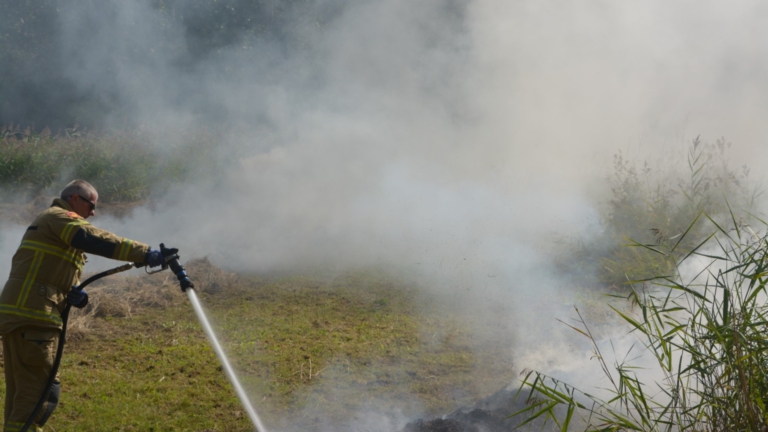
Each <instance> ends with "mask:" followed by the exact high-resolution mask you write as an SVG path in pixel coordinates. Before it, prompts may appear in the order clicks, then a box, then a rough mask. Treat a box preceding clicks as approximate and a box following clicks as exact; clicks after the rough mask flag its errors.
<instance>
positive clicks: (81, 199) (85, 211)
mask: <svg viewBox="0 0 768 432" xmlns="http://www.w3.org/2000/svg"><path fill="white" fill-rule="evenodd" d="M71 201H72V202H70V203H69V204H70V205H71V206H72V210H74V211H75V213H77V214H79V215H80V216H82V218H83V219H88V218H89V217H91V216H93V215H95V214H96V203H97V202H98V201H99V194H97V193H95V192H94V193H88V194H83V195H82V196H80V195H72V198H71Z"/></svg>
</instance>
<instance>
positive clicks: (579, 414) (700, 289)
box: [513, 209, 768, 431]
mask: <svg viewBox="0 0 768 432" xmlns="http://www.w3.org/2000/svg"><path fill="white" fill-rule="evenodd" d="M728 214H729V215H730V216H729V218H728V219H729V220H728V222H727V224H725V223H722V222H718V221H716V220H715V219H714V218H712V217H710V216H708V215H707V214H704V213H701V214H699V216H698V217H696V218H695V220H694V222H693V223H691V224H690V225H689V226H688V229H686V231H685V232H684V233H683V234H682V235H680V236H679V237H678V238H677V239H676V240H675V241H666V242H664V243H663V244H661V245H645V244H640V243H635V244H634V246H635V247H639V248H643V249H645V250H647V251H650V252H652V253H655V254H660V255H663V256H666V257H677V256H681V255H682V257H681V258H678V259H676V263H677V265H676V270H677V271H676V272H675V274H673V275H665V276H658V277H655V278H652V279H650V280H645V281H636V282H634V283H632V284H630V286H631V293H630V294H629V298H630V299H631V300H632V301H633V302H634V303H635V304H636V305H637V309H636V311H635V312H634V313H631V312H624V311H621V310H618V309H616V308H614V310H615V311H616V313H617V314H618V315H619V316H620V317H621V319H622V320H623V321H624V322H626V323H627V324H628V325H629V327H630V328H631V331H632V333H633V334H634V335H635V336H636V337H637V338H638V339H639V340H640V341H641V342H642V345H643V346H644V347H645V349H646V351H647V353H648V354H650V355H651V356H652V359H653V362H652V363H653V365H654V368H655V369H656V370H655V372H658V374H656V376H659V377H661V378H659V379H658V380H656V381H653V382H642V381H641V380H640V378H639V375H638V372H639V371H638V368H637V367H636V366H633V365H632V364H630V363H629V362H628V361H626V360H621V361H619V360H617V361H614V362H613V363H612V365H611V366H609V364H608V363H609V360H607V359H606V357H605V356H604V355H603V353H602V352H601V350H600V348H599V346H598V341H597V340H596V338H595V336H594V335H593V333H592V332H591V330H590V329H589V327H588V326H587V323H586V322H585V320H584V319H583V318H582V316H581V315H580V314H579V320H578V321H579V322H580V325H578V326H570V327H571V328H572V329H573V330H575V331H577V332H578V333H579V334H581V335H583V336H585V337H586V338H587V339H588V340H589V341H590V342H591V344H592V347H593V350H594V354H595V358H596V359H597V361H598V363H599V364H600V367H601V368H602V372H603V374H604V375H605V376H606V377H607V379H608V382H609V383H610V384H609V386H608V388H607V389H605V390H606V391H607V392H608V393H607V394H608V395H609V396H606V397H598V396H595V395H594V394H590V393H587V392H585V391H582V390H580V389H577V388H575V387H573V386H571V385H569V384H567V383H565V382H562V381H560V380H558V379H556V378H555V377H551V376H548V375H546V374H543V373H540V372H536V371H527V372H526V373H525V374H524V379H523V381H522V384H521V387H520V390H521V392H523V393H527V397H528V402H529V404H528V406H527V407H526V408H525V409H523V410H522V411H519V412H517V413H515V414H513V416H514V415H518V414H523V413H525V414H527V415H530V416H531V417H530V418H529V419H528V420H527V421H526V423H527V422H530V421H531V420H532V419H534V418H538V417H541V416H545V417H546V418H547V419H548V420H552V421H554V422H555V423H556V424H557V425H558V426H559V427H560V428H561V429H562V430H563V431H565V430H568V429H569V428H571V427H572V428H577V427H576V426H575V425H576V420H577V419H579V420H581V421H583V423H578V424H579V425H578V428H579V429H581V428H582V427H583V428H584V430H587V431H624V430H642V431H765V430H768V411H767V409H766V402H768V400H767V399H768V373H767V372H768V305H766V299H768V293H766V283H767V282H768V253H767V252H766V250H767V248H768V236H767V235H766V234H760V235H759V234H757V233H756V232H755V231H753V230H752V228H750V227H749V226H747V225H745V224H744V223H742V222H740V221H738V220H737V218H736V217H735V216H734V214H733V212H732V211H730V209H729V211H728ZM761 223H762V224H763V225H764V226H765V223H764V222H762V221H761ZM697 224H704V225H706V226H707V227H710V228H711V234H710V235H708V236H706V237H705V238H704V239H703V240H701V241H699V242H698V244H697V245H695V246H694V247H692V248H690V249H689V250H687V251H685V252H684V253H682V254H681V252H682V251H681V250H680V248H681V245H682V244H684V243H685V242H686V240H685V239H686V237H687V236H688V235H690V233H691V232H693V231H694V227H695V226H697ZM694 260H698V262H699V263H702V262H703V263H704V264H702V265H701V268H700V269H699V271H698V272H697V273H696V274H695V277H691V278H690V280H688V281H683V280H682V277H681V275H682V273H683V272H681V269H682V268H683V266H685V265H687V266H688V267H687V268H690V265H691V263H692V262H693V261H694ZM577 313H578V310H577ZM563 407H564V408H565V409H564V410H563V409H562V408H563ZM562 413H564V414H562Z"/></svg>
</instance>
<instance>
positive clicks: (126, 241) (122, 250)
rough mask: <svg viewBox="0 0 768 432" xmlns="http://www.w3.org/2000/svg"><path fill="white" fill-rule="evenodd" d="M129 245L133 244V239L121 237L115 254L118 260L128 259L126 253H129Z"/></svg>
mask: <svg viewBox="0 0 768 432" xmlns="http://www.w3.org/2000/svg"><path fill="white" fill-rule="evenodd" d="M131 246H133V240H129V239H123V241H122V243H120V253H119V254H118V255H117V259H119V260H120V261H128V254H129V253H131Z"/></svg>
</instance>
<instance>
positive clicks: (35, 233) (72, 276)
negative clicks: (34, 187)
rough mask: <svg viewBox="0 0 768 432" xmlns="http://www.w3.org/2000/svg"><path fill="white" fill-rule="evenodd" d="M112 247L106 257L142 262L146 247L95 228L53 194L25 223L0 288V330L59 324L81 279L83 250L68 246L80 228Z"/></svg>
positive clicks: (147, 247) (7, 330) (147, 248)
mask: <svg viewBox="0 0 768 432" xmlns="http://www.w3.org/2000/svg"><path fill="white" fill-rule="evenodd" d="M81 230H83V231H85V233H87V235H88V236H89V238H91V239H94V238H95V239H98V241H99V242H100V244H102V245H104V244H106V245H107V246H109V245H110V244H111V245H114V247H111V248H102V249H101V250H109V252H107V253H108V254H109V256H106V258H112V259H116V260H121V261H132V262H142V261H143V260H144V256H145V255H146V253H147V251H149V246H148V245H146V244H144V243H139V242H135V241H133V240H129V239H124V238H122V237H118V236H116V235H114V234H112V233H110V232H109V231H104V230H101V229H99V228H96V227H94V226H93V225H91V224H90V223H88V222H87V221H86V220H85V219H83V218H82V217H80V216H79V215H78V214H77V213H75V212H73V211H72V208H71V207H70V206H69V204H67V203H66V202H65V201H63V200H61V199H56V200H54V201H53V205H52V206H51V207H49V208H48V209H46V210H45V211H43V212H42V213H40V215H38V216H37V218H36V219H35V221H34V222H32V225H31V226H30V227H29V228H27V231H26V233H24V237H23V238H22V240H21V245H19V248H18V250H16V253H15V254H14V256H13V261H12V266H11V274H10V276H9V278H8V281H7V282H6V284H5V287H4V288H3V291H2V293H0V333H6V332H9V331H12V330H14V329H16V328H19V327H23V326H26V325H34V326H38V327H55V328H61V316H60V312H61V311H62V310H64V306H65V301H66V294H67V292H69V290H70V288H71V287H72V286H73V285H77V284H78V283H80V275H81V274H82V271H83V265H84V264H85V253H83V251H82V250H81V249H77V248H75V247H73V246H72V239H73V237H75V234H77V233H78V232H79V231H81Z"/></svg>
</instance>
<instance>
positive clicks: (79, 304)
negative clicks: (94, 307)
mask: <svg viewBox="0 0 768 432" xmlns="http://www.w3.org/2000/svg"><path fill="white" fill-rule="evenodd" d="M67 303H69V304H71V305H72V306H74V307H76V308H78V309H82V308H84V307H85V306H86V305H87V304H88V293H87V292H85V290H84V289H75V288H74V287H73V288H72V289H71V290H69V293H67Z"/></svg>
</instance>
